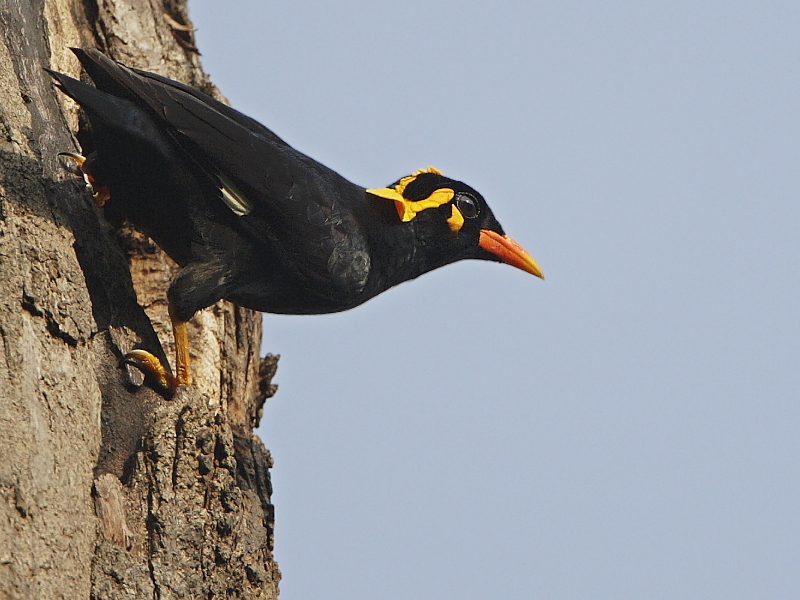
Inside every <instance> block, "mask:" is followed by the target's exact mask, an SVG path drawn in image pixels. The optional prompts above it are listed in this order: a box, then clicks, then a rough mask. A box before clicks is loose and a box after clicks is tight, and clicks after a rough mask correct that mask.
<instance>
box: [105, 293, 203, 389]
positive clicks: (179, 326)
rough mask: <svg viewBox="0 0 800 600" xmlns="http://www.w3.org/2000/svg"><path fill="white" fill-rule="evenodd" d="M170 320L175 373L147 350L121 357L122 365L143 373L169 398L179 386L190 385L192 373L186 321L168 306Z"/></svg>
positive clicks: (135, 351)
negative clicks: (127, 365) (180, 318)
mask: <svg viewBox="0 0 800 600" xmlns="http://www.w3.org/2000/svg"><path fill="white" fill-rule="evenodd" d="M169 316H170V320H171V321H172V333H173V336H174V338H175V373H176V375H173V374H172V373H170V372H169V370H168V368H167V367H165V366H164V365H163V364H162V363H161V361H160V360H159V359H158V358H157V357H156V356H154V355H153V354H151V353H150V352H148V351H147V350H133V351H132V352H128V353H127V354H126V355H125V356H123V357H122V361H121V362H122V363H124V364H129V365H133V366H134V367H136V368H137V369H139V370H140V371H141V372H142V373H144V376H145V379H146V380H149V381H150V382H151V384H152V385H153V386H154V387H155V388H157V389H158V391H161V392H163V393H164V395H165V396H167V398H171V397H172V396H173V395H174V394H175V391H176V390H177V389H178V386H180V385H189V384H191V383H192V373H191V366H190V357H189V332H188V328H187V323H186V321H181V320H179V319H178V318H177V317H176V316H175V314H174V310H173V307H172V304H170V311H169Z"/></svg>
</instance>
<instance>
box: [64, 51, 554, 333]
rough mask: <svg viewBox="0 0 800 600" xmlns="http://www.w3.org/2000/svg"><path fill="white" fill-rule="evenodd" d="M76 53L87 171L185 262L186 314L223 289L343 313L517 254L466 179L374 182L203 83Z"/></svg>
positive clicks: (182, 295)
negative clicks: (301, 146)
mask: <svg viewBox="0 0 800 600" xmlns="http://www.w3.org/2000/svg"><path fill="white" fill-rule="evenodd" d="M74 52H75V54H76V55H77V56H78V58H79V60H80V62H81V64H82V65H83V67H84V69H85V70H86V72H87V73H88V75H89V77H90V78H91V79H92V81H93V83H94V87H93V86H91V85H89V84H86V83H83V82H81V81H78V80H76V79H73V78H71V77H68V76H66V75H63V74H61V73H55V72H51V73H52V75H53V77H54V78H55V79H56V81H57V83H58V85H59V87H60V89H61V90H62V91H63V92H65V93H66V94H67V95H68V96H70V97H71V98H72V99H74V100H75V101H76V102H78V104H80V105H81V107H82V108H83V109H84V111H85V113H86V115H87V117H88V122H89V124H90V128H91V132H90V133H91V140H90V144H88V145H91V147H92V152H91V154H89V156H88V157H87V160H86V162H85V164H84V165H83V169H84V171H85V172H86V173H87V174H88V175H89V176H90V177H91V179H92V182H93V185H94V186H95V188H101V187H102V188H107V189H108V191H109V192H110V200H109V201H108V203H107V205H106V207H107V209H108V210H113V211H115V212H116V213H117V214H120V215H122V216H123V217H125V218H127V219H129V220H130V221H131V222H133V223H134V224H135V225H137V226H138V227H140V228H141V229H143V230H144V231H145V232H146V233H147V234H148V235H150V236H151V237H152V238H153V239H154V240H155V241H156V242H157V243H158V244H159V245H160V246H161V247H162V248H163V249H164V250H165V251H166V252H167V254H169V255H170V256H171V257H172V258H173V259H174V260H175V261H176V262H177V263H178V264H180V265H181V266H182V267H183V269H182V271H181V272H180V274H179V275H178V277H177V278H176V279H175V281H174V282H173V283H172V285H171V287H170V289H169V292H168V296H169V300H170V305H171V309H172V314H173V317H174V319H176V320H177V321H187V320H188V319H190V318H191V316H192V315H193V314H194V313H195V312H196V311H197V310H199V309H202V308H205V307H206V306H209V305H211V304H212V303H214V302H215V301H217V300H219V299H221V298H225V299H228V300H231V301H233V302H234V303H237V304H239V305H242V306H245V307H249V308H253V309H256V310H260V311H265V312H273V313H288V314H315V313H329V312H337V311H342V310H347V309H349V308H352V307H354V306H357V305H359V304H361V303H363V302H365V301H366V300H368V299H370V298H372V297H374V296H375V295H377V294H379V293H381V292H383V291H385V290H386V289H388V288H390V287H392V286H394V285H396V284H398V283H401V282H403V281H406V280H409V279H412V278H414V277H417V276H419V275H421V274H423V273H425V272H427V271H430V270H432V269H435V268H437V267H440V266H443V265H445V264H448V263H451V262H454V261H457V260H461V259H466V258H477V259H485V260H495V261H500V260H502V261H505V262H511V263H512V264H515V263H514V260H516V259H512V260H510V259H508V257H506V256H504V255H503V254H502V253H498V252H497V251H495V250H494V249H492V248H493V247H490V245H487V243H485V242H486V240H485V236H486V235H488V234H491V235H492V236H493V239H494V238H495V237H496V238H497V239H500V240H501V242H498V243H501V245H502V243H504V242H502V239H507V240H510V238H507V237H506V236H504V232H503V229H502V228H501V226H500V224H499V223H498V222H497V220H496V219H495V218H494V216H493V215H492V212H491V210H490V209H489V207H488V206H487V205H486V202H485V201H484V199H483V197H482V196H481V195H480V194H479V193H478V192H476V191H475V190H473V189H472V188H470V187H469V186H467V185H466V184H464V183H461V182H458V181H454V180H452V179H449V178H447V177H444V176H443V175H441V174H440V173H439V172H438V171H435V170H433V169H430V170H426V171H421V172H418V173H415V174H414V175H412V176H409V177H406V178H403V179H401V180H399V181H398V182H396V183H395V184H394V185H392V186H390V187H389V188H384V189H382V190H369V191H368V190H366V189H365V188H363V187H360V186H358V185H355V184H353V183H351V182H349V181H347V180H346V179H345V178H343V177H342V176H340V175H339V174H338V173H336V172H334V171H333V170H331V169H329V168H327V167H325V166H324V165H322V164H320V163H318V162H316V161H315V160H313V159H311V158H309V157H308V156H306V155H304V154H302V153H301V152H298V151H297V150H295V149H294V148H292V147H291V146H289V145H288V144H287V143H286V142H284V141H283V140H282V139H281V138H279V137H278V136H277V135H275V134H274V133H273V132H272V131H270V130H269V129H267V128H266V127H264V126H263V125H261V124H260V123H258V122H256V121H254V120H253V119H251V118H249V117H247V116H245V115H242V114H241V113H239V112H237V111H236V110H234V109H232V108H230V107H228V106H226V105H225V104H223V103H221V102H219V101H217V100H215V99H213V98H211V97H210V96H208V95H206V94H204V93H202V92H200V91H198V90H195V89H193V88H191V87H189V86H186V85H184V84H181V83H178V82H176V81H172V80H170V79H167V78H165V77H162V76H159V75H156V74H153V73H148V72H145V71H139V70H136V69H129V68H127V67H125V66H123V65H121V64H119V63H116V62H114V61H112V60H110V59H109V58H107V57H106V56H105V55H103V54H101V53H100V52H98V51H96V50H81V49H74ZM436 202H439V204H436ZM423 205H425V208H423V209H422V210H419V209H420V207H422V206H423ZM428 205H430V206H428ZM459 207H460V208H459ZM462 209H463V210H462ZM403 211H405V213H404V212H403ZM473 213H474V214H473ZM404 215H405V216H404ZM465 217H466V218H465ZM501 238H502V239H501ZM519 250H520V251H521V252H522V253H524V251H522V250H521V248H519ZM512 254H513V252H512ZM524 254H525V257H527V258H524V260H523V262H524V261H526V260H528V259H530V257H529V256H527V254H526V253H524ZM530 263H531V264H533V265H534V267H535V263H533V261H532V259H530ZM526 265H527V263H526ZM516 266H520V267H521V268H524V269H525V270H528V271H529V272H533V273H535V274H539V275H540V273H538V267H536V268H535V269H534V267H530V266H529V265H528V266H525V265H521V264H516Z"/></svg>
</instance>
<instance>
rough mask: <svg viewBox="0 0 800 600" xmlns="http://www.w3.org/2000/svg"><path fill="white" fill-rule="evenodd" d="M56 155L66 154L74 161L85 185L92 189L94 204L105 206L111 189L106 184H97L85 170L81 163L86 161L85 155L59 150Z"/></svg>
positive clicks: (109, 197)
mask: <svg viewBox="0 0 800 600" xmlns="http://www.w3.org/2000/svg"><path fill="white" fill-rule="evenodd" d="M58 155H59V156H66V157H67V158H71V159H72V160H74V161H75V163H76V164H77V165H78V167H79V168H80V170H81V172H82V173H83V178H84V179H85V180H86V185H87V186H88V187H89V189H90V190H92V198H94V202H95V204H97V206H105V203H106V202H108V201H109V200H110V199H111V190H110V189H109V187H108V186H107V185H101V186H97V183H96V182H95V180H94V177H92V176H91V175H89V173H87V172H86V170H85V169H84V168H83V165H84V164H85V163H86V157H85V156H84V155H83V154H78V153H76V152H59V153H58Z"/></svg>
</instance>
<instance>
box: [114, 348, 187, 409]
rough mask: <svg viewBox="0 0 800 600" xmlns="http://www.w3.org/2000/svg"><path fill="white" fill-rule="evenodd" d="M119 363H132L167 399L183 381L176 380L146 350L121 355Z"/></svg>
mask: <svg viewBox="0 0 800 600" xmlns="http://www.w3.org/2000/svg"><path fill="white" fill-rule="evenodd" d="M120 364H127V365H132V366H134V367H136V368H137V369H139V370H140V371H141V372H142V373H143V374H144V376H145V381H149V382H150V385H152V386H153V387H154V388H155V389H156V391H159V392H162V393H163V394H164V396H165V397H166V398H167V399H170V398H172V396H174V395H175V390H177V389H178V386H179V385H181V384H182V383H183V382H181V381H178V378H177V377H175V376H174V375H173V374H172V373H170V372H169V371H167V369H166V368H165V367H164V365H162V364H161V361H160V360H158V358H156V357H155V356H153V355H152V354H150V353H149V352H148V351H147V350H134V351H133V352H128V353H127V354H126V355H125V356H123V357H122V360H121V361H120Z"/></svg>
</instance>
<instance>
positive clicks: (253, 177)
mask: <svg viewBox="0 0 800 600" xmlns="http://www.w3.org/2000/svg"><path fill="white" fill-rule="evenodd" d="M76 54H77V55H78V58H79V59H80V60H81V63H82V64H83V65H84V68H86V70H87V72H88V73H89V75H90V77H91V78H92V80H93V81H94V82H95V85H97V87H98V88H99V89H101V90H103V91H106V92H108V93H111V94H114V95H119V96H123V97H125V98H128V99H130V100H132V101H134V102H135V103H136V104H138V105H140V106H143V107H144V108H146V109H148V112H150V113H151V115H153V116H154V117H156V119H157V120H158V121H159V122H161V123H162V124H163V126H164V129H165V130H166V131H168V132H169V133H170V134H171V136H172V137H173V139H174V140H175V141H176V142H177V143H178V145H179V146H181V147H182V148H183V149H184V150H186V152H187V155H188V156H190V157H194V158H195V159H199V164H200V166H201V167H202V168H203V169H205V170H206V172H207V173H208V174H209V175H210V176H212V177H216V178H217V180H218V184H219V187H220V188H221V189H222V190H223V191H222V192H221V201H225V202H226V203H227V204H228V206H229V207H231V209H232V210H234V211H235V212H238V214H241V215H242V218H241V223H242V226H243V228H244V229H245V230H248V231H249V232H250V233H251V234H252V235H253V236H254V237H256V238H257V239H259V240H261V241H262V242H265V243H267V244H268V245H269V246H270V248H271V250H272V251H273V252H275V253H277V255H278V256H279V257H280V259H281V260H282V261H283V262H285V263H287V266H290V267H291V268H292V269H293V270H294V271H295V272H296V273H297V274H298V275H299V276H301V278H303V279H306V280H308V283H309V286H310V287H311V288H313V289H317V290H322V289H325V290H326V292H325V293H327V294H329V295H330V296H331V298H332V299H340V298H341V297H344V296H347V295H351V294H353V293H357V292H359V291H360V290H361V289H362V288H363V287H364V285H365V284H366V280H367V276H368V274H369V267H370V265H369V253H368V248H367V242H366V237H365V234H364V232H363V231H361V228H360V227H359V225H358V221H357V219H356V218H355V214H354V211H357V210H361V208H362V207H360V206H359V204H363V202H364V201H365V200H364V190H363V188H360V187H358V186H356V185H355V184H352V183H350V182H349V181H347V180H346V179H344V178H343V177H341V176H340V175H339V174H338V173H336V172H334V171H333V170H331V169H328V168H327V167H325V166H324V165H321V164H320V163H318V162H316V161H314V160H313V159H311V158H309V157H307V156H305V155H304V154H302V153H300V152H298V151H297V150H295V149H294V148H292V147H291V146H289V145H288V144H286V142H284V141H283V140H281V139H280V138H279V137H278V136H277V135H275V134H274V133H272V132H271V131H270V130H269V129H267V128H266V127H264V126H263V125H261V124H260V123H258V122H256V121H255V120H253V119H251V118H249V117H247V116H245V115H243V114H241V113H239V112H238V111H236V110H234V109H232V108H230V107H228V106H226V105H224V104H222V103H221V102H218V101H216V100H214V99H213V98H211V97H210V96H207V95H206V94H203V93H202V92H199V91H197V90H195V89H193V88H190V87H189V86H186V85H184V84H180V83H178V82H174V81H172V80H169V79H166V78H164V77H161V76H159V75H155V74H152V73H146V72H143V71H133V70H131V69H128V68H127V67H125V66H123V65H120V64H119V63H116V62H114V61H112V60H111V59H109V58H108V57H106V56H105V55H103V54H101V53H100V52H97V51H96V50H77V51H76ZM237 205H238V208H237Z"/></svg>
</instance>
